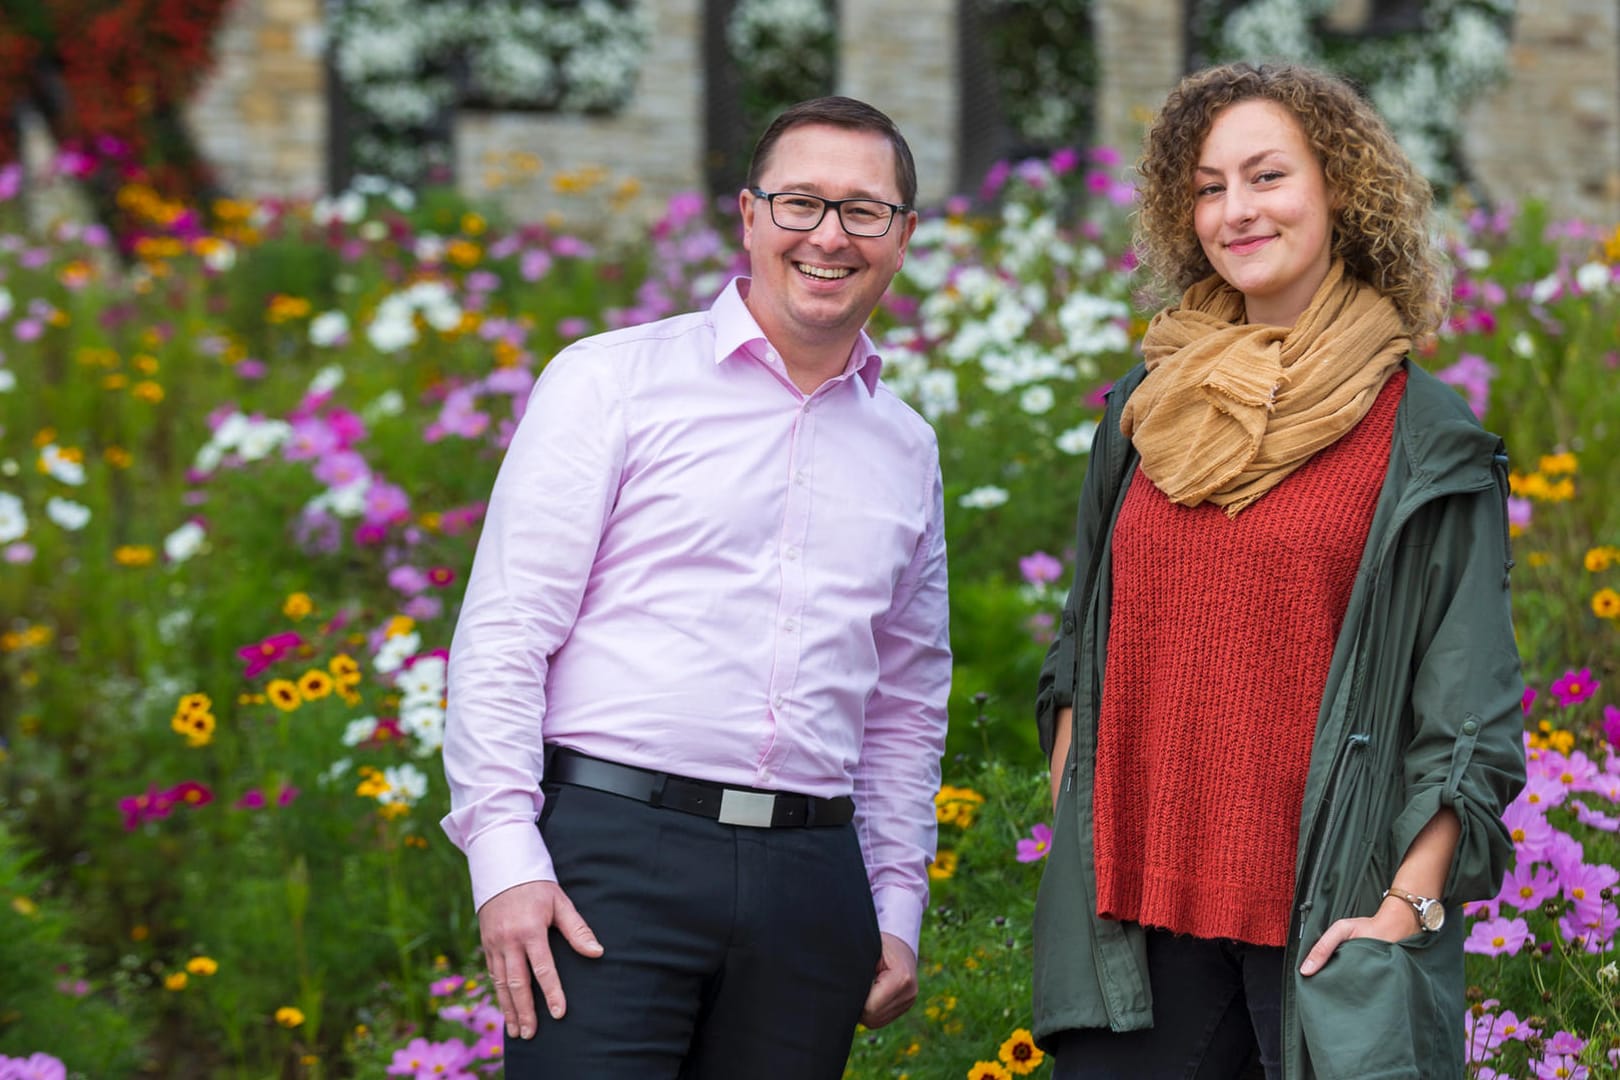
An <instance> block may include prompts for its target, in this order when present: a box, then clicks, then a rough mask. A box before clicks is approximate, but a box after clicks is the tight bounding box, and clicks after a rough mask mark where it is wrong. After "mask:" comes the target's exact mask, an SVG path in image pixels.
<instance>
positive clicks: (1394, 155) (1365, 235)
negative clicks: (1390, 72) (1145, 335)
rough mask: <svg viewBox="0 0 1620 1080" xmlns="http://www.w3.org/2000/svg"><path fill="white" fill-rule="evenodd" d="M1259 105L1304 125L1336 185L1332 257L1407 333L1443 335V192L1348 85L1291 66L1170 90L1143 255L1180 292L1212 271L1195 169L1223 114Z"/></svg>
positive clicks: (1224, 72)
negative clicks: (1387, 306) (1380, 297)
mask: <svg viewBox="0 0 1620 1080" xmlns="http://www.w3.org/2000/svg"><path fill="white" fill-rule="evenodd" d="M1255 98H1261V99H1264V100H1266V101H1273V102H1276V103H1277V104H1279V105H1281V106H1282V107H1283V108H1285V109H1287V110H1288V111H1289V113H1290V114H1292V115H1293V117H1294V119H1295V120H1296V121H1298V123H1299V126H1300V130H1301V131H1303V132H1304V134H1305V139H1306V141H1307V142H1309V143H1310V145H1311V149H1312V150H1313V151H1314V152H1315V154H1316V158H1317V160H1318V161H1319V162H1320V163H1321V165H1322V171H1323V173H1324V175H1325V176H1326V179H1327V189H1328V192H1329V194H1330V196H1332V197H1333V198H1334V199H1335V201H1336V202H1337V204H1338V205H1337V206H1336V207H1335V209H1334V210H1333V254H1334V255H1335V256H1337V257H1339V258H1342V259H1343V260H1344V262H1345V266H1346V268H1347V269H1348V271H1349V272H1350V273H1351V274H1352V275H1354V276H1355V277H1357V278H1359V279H1360V280H1362V281H1364V282H1366V283H1367V284H1369V285H1371V286H1372V287H1373V288H1375V289H1377V290H1378V291H1379V292H1381V293H1383V294H1384V295H1385V296H1387V297H1389V299H1390V300H1392V301H1393V302H1394V304H1395V307H1396V310H1397V311H1399V312H1400V315H1401V319H1402V321H1403V322H1404V323H1405V324H1406V330H1407V333H1408V334H1410V335H1411V336H1412V337H1414V338H1422V337H1424V336H1426V335H1429V334H1432V333H1433V332H1434V331H1436V330H1437V329H1439V327H1440V323H1441V320H1442V319H1444V317H1445V312H1446V306H1447V300H1448V295H1449V283H1448V278H1447V267H1446V262H1445V260H1444V258H1443V256H1442V255H1441V252H1440V251H1439V249H1438V248H1437V247H1436V246H1435V243H1434V241H1433V240H1432V239H1431V237H1430V222H1429V216H1430V210H1431V208H1432V206H1433V202H1434V193H1433V191H1432V189H1431V188H1430V187H1429V182H1428V181H1427V180H1425V179H1424V178H1423V177H1422V176H1421V175H1419V174H1418V172H1417V170H1416V169H1415V168H1414V167H1413V165H1412V162H1411V160H1410V159H1408V158H1407V156H1406V153H1405V152H1404V151H1403V150H1402V149H1401V148H1400V145H1399V144H1398V143H1397V142H1396V141H1395V136H1394V135H1393V134H1392V133H1391V132H1390V130H1389V126H1388V125H1387V124H1385V123H1384V120H1383V118H1382V117H1380V116H1379V115H1378V113H1377V112H1375V111H1374V110H1373V107H1372V106H1371V105H1370V104H1368V103H1367V102H1366V101H1365V100H1363V98H1362V97H1361V95H1360V94H1358V93H1357V92H1356V90H1355V89H1354V88H1353V87H1352V86H1351V85H1350V84H1349V83H1347V82H1345V81H1344V80H1343V79H1341V78H1339V77H1338V76H1335V75H1330V74H1327V73H1326V72H1322V71H1315V70H1312V69H1310V68H1305V67H1300V66H1298V65H1293V64H1260V65H1254V64H1247V63H1239V64H1226V65H1222V66H1220V67H1214V68H1208V69H1206V70H1204V71H1199V72H1195V73H1194V74H1191V75H1188V76H1187V77H1186V78H1184V79H1182V80H1181V83H1180V84H1179V85H1178V86H1177V87H1176V88H1175V89H1174V90H1172V91H1171V92H1170V96H1169V97H1168V98H1167V99H1166V101H1165V104H1164V108H1163V109H1162V110H1160V112H1159V115H1158V116H1157V117H1156V118H1155V119H1154V121H1153V125H1152V127H1150V128H1149V129H1148V133H1147V138H1146V139H1145V140H1144V142H1143V146H1142V157H1141V159H1140V160H1139V161H1138V162H1137V165H1136V169H1137V172H1138V173H1140V174H1141V177H1142V182H1141V190H1140V203H1139V208H1138V212H1137V219H1136V238H1135V240H1136V253H1137V257H1138V258H1139V259H1140V260H1141V261H1142V263H1143V264H1144V265H1146V266H1147V267H1148V269H1149V270H1151V271H1152V272H1153V273H1154V275H1155V276H1157V277H1158V278H1159V280H1160V281H1161V282H1162V283H1163V284H1164V285H1165V286H1167V287H1168V288H1169V289H1171V290H1173V291H1174V295H1179V294H1180V292H1181V291H1182V290H1184V289H1186V288H1187V287H1188V286H1189V285H1192V284H1193V283H1194V282H1196V281H1199V280H1202V279H1203V278H1205V277H1208V276H1209V275H1210V274H1212V273H1214V267H1212V266H1211V265H1210V262H1209V259H1208V257H1207V256H1205V254H1204V250H1203V247H1202V246H1201V245H1200V244H1199V242H1198V236H1197V233H1196V232H1195V231H1194V229H1193V192H1194V184H1193V169H1194V168H1195V167H1196V166H1197V164H1198V155H1199V152H1200V151H1201V150H1202V148H1203V144H1204V138H1205V136H1206V134H1207V133H1208V132H1209V128H1210V124H1211V123H1212V122H1213V121H1214V119H1215V115H1216V114H1217V113H1219V112H1220V111H1221V110H1222V109H1224V108H1226V107H1227V106H1229V105H1233V104H1236V103H1237V102H1240V101H1249V100H1253V99H1255Z"/></svg>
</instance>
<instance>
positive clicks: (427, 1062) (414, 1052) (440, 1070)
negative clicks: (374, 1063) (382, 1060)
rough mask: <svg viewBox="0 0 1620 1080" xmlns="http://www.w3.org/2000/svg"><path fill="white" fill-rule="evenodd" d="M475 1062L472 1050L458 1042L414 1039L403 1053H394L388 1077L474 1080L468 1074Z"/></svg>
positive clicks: (401, 1051)
mask: <svg viewBox="0 0 1620 1080" xmlns="http://www.w3.org/2000/svg"><path fill="white" fill-rule="evenodd" d="M472 1060H473V1051H472V1047H470V1046H468V1045H467V1044H466V1043H464V1042H461V1041H460V1040H458V1039H446V1040H445V1041H444V1042H442V1043H436V1042H429V1041H428V1040H426V1039H420V1038H418V1039H412V1040H411V1041H410V1043H409V1044H407V1045H406V1047H405V1048H404V1049H403V1050H395V1051H394V1061H393V1064H391V1065H389V1066H388V1075H389V1076H408V1077H412V1078H413V1080H472V1074H471V1073H469V1072H467V1070H466V1066H467V1065H469V1064H470V1063H471V1062H472Z"/></svg>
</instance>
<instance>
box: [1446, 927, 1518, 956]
mask: <svg viewBox="0 0 1620 1080" xmlns="http://www.w3.org/2000/svg"><path fill="white" fill-rule="evenodd" d="M1534 940H1535V939H1534V938H1532V937H1531V936H1530V925H1529V924H1528V923H1526V922H1525V921H1524V920H1523V919H1488V920H1486V921H1484V922H1477V923H1475V924H1474V925H1473V927H1472V928H1471V929H1470V930H1469V933H1468V939H1467V940H1466V941H1464V942H1463V951H1464V952H1470V953H1475V954H1477V955H1479V956H1517V955H1518V952H1519V950H1520V949H1522V948H1524V945H1525V942H1527V941H1529V942H1533V941H1534Z"/></svg>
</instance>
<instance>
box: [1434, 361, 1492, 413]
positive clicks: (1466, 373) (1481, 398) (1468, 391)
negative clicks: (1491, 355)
mask: <svg viewBox="0 0 1620 1080" xmlns="http://www.w3.org/2000/svg"><path fill="white" fill-rule="evenodd" d="M1434 374H1435V378H1437V379H1439V380H1440V381H1441V382H1443V383H1447V384H1449V385H1451V386H1455V387H1456V388H1457V389H1458V390H1460V391H1462V395H1463V397H1464V399H1466V400H1467V402H1468V407H1469V408H1470V409H1472V410H1474V415H1475V416H1478V417H1481V418H1483V417H1484V416H1485V407H1486V404H1487V403H1488V402H1489V400H1490V393H1491V380H1492V379H1493V378H1495V377H1496V368H1494V367H1493V366H1491V364H1490V363H1489V362H1487V361H1486V359H1485V358H1484V357H1483V356H1480V355H1478V354H1476V353H1463V354H1462V355H1461V356H1459V357H1458V358H1457V362H1456V363H1454V364H1451V365H1450V366H1448V367H1444V368H1441V369H1440V370H1439V371H1436V372H1435V373H1434Z"/></svg>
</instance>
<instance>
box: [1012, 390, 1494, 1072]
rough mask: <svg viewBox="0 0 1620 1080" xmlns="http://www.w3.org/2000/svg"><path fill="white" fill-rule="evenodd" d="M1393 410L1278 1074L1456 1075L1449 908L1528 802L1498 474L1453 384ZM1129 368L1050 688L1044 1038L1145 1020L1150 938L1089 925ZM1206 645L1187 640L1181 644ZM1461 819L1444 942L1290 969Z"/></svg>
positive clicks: (1322, 766)
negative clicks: (1070, 722)
mask: <svg viewBox="0 0 1620 1080" xmlns="http://www.w3.org/2000/svg"><path fill="white" fill-rule="evenodd" d="M1406 367H1407V370H1408V373H1409V375H1408V380H1407V385H1406V389H1405V392H1404V393H1403V395H1402V398H1401V402H1400V405H1399V408H1398V410H1397V413H1396V419H1395V431H1394V436H1393V440H1392V445H1391V451H1390V459H1389V468H1388V471H1387V473H1386V474H1385V478H1384V485H1383V489H1382V492H1381V494H1380V496H1379V500H1378V503H1377V507H1376V510H1375V512H1374V515H1373V521H1372V527H1371V529H1370V531H1369V533H1368V537H1367V545H1366V549H1365V551H1364V553H1363V556H1362V560H1361V564H1360V568H1359V570H1358V572H1357V576H1356V583H1355V586H1354V590H1353V592H1352V594H1351V597H1350V604H1349V608H1348V610H1347V612H1346V615H1345V619H1344V624H1343V627H1342V629H1341V631H1340V634H1339V639H1338V641H1337V643H1336V645H1335V648H1334V652H1333V660H1332V665H1331V667H1330V669H1329V672H1328V676H1327V683H1326V686H1325V689H1324V692H1323V694H1322V705H1321V710H1320V712H1319V714H1318V717H1317V724H1316V734H1315V739H1314V742H1313V745H1312V747H1311V759H1310V769H1309V772H1308V774H1307V778H1306V784H1305V796H1304V803H1303V807H1302V811H1301V817H1300V825H1299V854H1298V861H1297V863H1296V867H1295V892H1294V906H1293V914H1292V916H1291V919H1290V926H1289V931H1288V940H1287V945H1286V947H1285V951H1284V964H1283V970H1284V972H1285V974H1284V984H1283V991H1282V1001H1283V1046H1282V1058H1283V1075H1284V1076H1285V1077H1286V1078H1287V1080H1316V1078H1320V1080H1350V1078H1354V1080H1420V1078H1421V1080H1430V1078H1446V1080H1450V1078H1454V1077H1460V1076H1462V1075H1463V1026H1462V1023H1463V1013H1464V1009H1465V1002H1464V978H1463V949H1462V945H1463V938H1464V936H1465V927H1464V925H1463V924H1464V922H1465V920H1464V918H1463V916H1462V912H1461V910H1460V905H1461V904H1462V903H1463V902H1465V901H1469V900H1476V899H1484V898H1487V897H1491V896H1494V895H1496V893H1497V891H1498V889H1499V888H1500V886H1501V882H1502V876H1503V874H1504V872H1505V871H1506V869H1507V867H1508V866H1509V864H1510V862H1511V858H1512V853H1513V845H1512V841H1511V839H1510V837H1509V836H1508V833H1507V830H1506V828H1505V827H1504V826H1503V825H1502V822H1501V815H1502V811H1503V810H1504V809H1505V808H1506V807H1507V805H1508V803H1509V802H1511V801H1512V799H1513V798H1514V796H1515V795H1517V794H1518V792H1519V789H1520V788H1522V787H1523V786H1524V780H1525V758H1524V749H1523V742H1522V736H1523V725H1522V720H1521V712H1520V699H1521V696H1522V694H1523V682H1522V679H1521V675H1520V668H1519V655H1518V650H1517V647H1516V646H1515V644H1514V639H1513V627H1512V621H1511V614H1510V611H1509V604H1508V571H1509V569H1510V568H1511V567H1512V565H1513V564H1512V560H1511V557H1510V554H1509V545H1508V531H1507V516H1506V496H1507V458H1506V455H1505V453H1504V452H1503V447H1502V442H1501V440H1500V439H1498V438H1497V437H1496V436H1494V435H1490V434H1489V433H1487V432H1485V431H1484V430H1483V429H1482V428H1481V427H1480V425H1479V423H1478V422H1477V421H1476V420H1475V418H1474V416H1473V414H1472V413H1470V412H1469V411H1468V408H1467V407H1466V405H1465V404H1464V402H1463V401H1462V398H1461V397H1460V396H1459V395H1458V394H1457V393H1456V391H1455V390H1453V389H1451V388H1450V387H1448V386H1446V385H1445V384H1443V383H1441V382H1440V381H1439V380H1437V379H1435V378H1434V377H1433V376H1431V375H1429V374H1428V373H1427V372H1425V371H1423V370H1422V369H1421V368H1418V367H1416V366H1415V365H1412V364H1411V363H1410V362H1408V363H1407V365H1406ZM1143 374H1144V371H1143V369H1142V367H1141V366H1140V365H1138V366H1137V367H1136V368H1133V369H1132V371H1131V372H1130V373H1128V374H1127V375H1126V376H1125V377H1123V378H1122V379H1120V381H1119V382H1118V383H1116V384H1115V387H1114V389H1113V391H1112V392H1111V394H1110V398H1109V403H1108V407H1107V410H1106V413H1105V415H1104V417H1103V419H1102V421H1101V423H1100V425H1099V428H1098V431H1097V435H1096V438H1095V442H1094V445H1093V448H1092V454H1091V462H1090V466H1089V469H1088V472H1087V474H1086V479H1085V482H1084V484H1083V485H1082V488H1081V493H1080V512H1079V529H1078V533H1079V535H1078V541H1077V545H1076V573H1075V580H1074V584H1073V587H1072V589H1071V590H1070V593H1069V599H1068V602H1067V604H1066V605H1065V607H1064V611H1063V617H1062V621H1061V626H1060V630H1059V634H1058V637H1057V639H1056V640H1055V641H1054V642H1053V644H1052V647H1051V650H1050V651H1049V652H1048V654H1047V658H1046V664H1045V666H1044V668H1043V670H1042V672H1041V678H1040V684H1039V696H1038V699H1037V705H1036V714H1037V723H1038V724H1039V727H1040V734H1041V744H1042V747H1043V749H1045V750H1046V751H1047V753H1048V754H1050V752H1051V748H1052V744H1053V725H1054V722H1055V717H1056V715H1057V712H1058V711H1059V710H1060V709H1063V708H1073V710H1074V727H1073V730H1072V738H1071V742H1070V750H1069V756H1068V760H1067V762H1066V763H1064V765H1063V766H1062V768H1063V775H1062V779H1061V787H1060V790H1059V801H1058V806H1057V812H1056V817H1055V821H1054V827H1053V837H1052V848H1051V853H1050V854H1049V855H1048V857H1047V862H1046V867H1045V873H1044V875H1043V878H1042V881H1041V886H1040V893H1039V896H1038V899H1037V902H1036V909H1035V980H1034V1007H1035V1020H1034V1025H1035V1026H1034V1033H1035V1037H1036V1039H1037V1040H1038V1041H1042V1042H1045V1043H1047V1044H1048V1045H1050V1036H1052V1035H1053V1034H1055V1033H1057V1032H1060V1031H1064V1030H1068V1029H1073V1028H1111V1029H1113V1030H1116V1031H1131V1030H1138V1029H1143V1028H1149V1027H1151V1026H1152V1020H1153V1011H1152V998H1151V992H1150V989H1149V986H1148V982H1147V965H1146V954H1145V948H1144V943H1143V936H1142V931H1141V929H1140V927H1138V926H1136V925H1135V924H1131V923H1121V922H1117V921H1114V920H1110V919H1103V918H1099V917H1098V916H1097V908H1096V877H1095V866H1094V863H1093V858H1092V821H1091V809H1092V784H1093V768H1094V764H1095V752H1096V716H1097V705H1098V702H1099V701H1100V700H1101V693H1102V677H1103V671H1104V669H1105V659H1106V650H1107V645H1108V620H1109V612H1110V597H1111V595H1112V593H1111V582H1110V566H1111V559H1110V548H1109V541H1110V537H1111V535H1112V531H1113V522H1114V519H1115V517H1116V515H1117V514H1118V510H1119V506H1120V504H1121V502H1122V501H1123V498H1124V494H1125V490H1126V488H1127V486H1128V484H1129V482H1130V477H1131V476H1132V475H1133V474H1134V472H1135V469H1136V464H1137V455H1136V453H1135V451H1134V449H1133V448H1132V447H1131V445H1130V443H1129V441H1128V440H1126V439H1125V438H1124V437H1123V436H1122V435H1121V434H1120V432H1119V414H1120V410H1121V408H1122V407H1123V404H1124V401H1125V399H1126V398H1127V397H1128V396H1129V394H1130V392H1131V391H1132V390H1134V389H1135V387H1136V385H1137V384H1138V383H1139V382H1140V381H1141V379H1142V376H1143ZM1187 647H1188V648H1189V649H1195V650H1196V649H1197V648H1198V647H1199V646H1198V643H1197V642H1188V643H1187ZM1442 807H1451V808H1452V809H1453V810H1455V811H1456V813H1457V816H1458V818H1459V819H1460V820H1461V822H1462V835H1461V839H1460V840H1459V842H1458V844H1457V851H1456V856H1455V857H1454V859H1453V860H1452V864H1451V868H1450V871H1449V873H1448V875H1447V879H1446V885H1445V889H1444V892H1443V895H1442V899H1443V900H1444V902H1445V904H1446V907H1447V910H1448V913H1449V916H1450V917H1449V918H1448V919H1447V920H1446V924H1445V927H1444V929H1442V930H1441V931H1440V932H1439V933H1437V934H1417V935H1414V936H1412V937H1409V938H1407V939H1405V940H1403V941H1400V942H1396V943H1394V944H1390V943H1386V942H1382V941H1378V940H1376V939H1369V938H1357V939H1352V940H1350V941H1347V942H1345V943H1344V944H1342V945H1341V946H1339V948H1338V950H1337V951H1336V952H1335V954H1334V956H1333V958H1332V959H1331V960H1330V961H1329V962H1328V963H1327V965H1326V966H1325V967H1324V968H1323V969H1322V970H1321V971H1319V972H1318V973H1317V974H1315V975H1313V976H1311V977H1309V978H1306V977H1304V976H1302V975H1300V974H1299V973H1298V969H1299V964H1300V962H1301V960H1302V959H1303V958H1304V954H1305V952H1306V951H1308V950H1309V947H1310V946H1311V945H1312V944H1313V943H1314V942H1315V941H1316V940H1317V939H1318V938H1319V937H1320V936H1321V935H1322V933H1323V931H1324V930H1326V929H1327V927H1328V926H1329V925H1330V924H1332V923H1333V922H1334V921H1335V920H1337V919H1340V918H1345V917H1352V916H1365V915H1371V914H1372V913H1373V912H1374V911H1375V910H1376V909H1377V907H1378V905H1379V902H1380V900H1381V897H1382V894H1383V891H1384V889H1386V888H1388V886H1389V885H1390V884H1391V882H1392V880H1393V877H1394V872H1395V868H1396V867H1397V866H1398V865H1399V864H1400V862H1401V859H1402V858H1403V856H1404V854H1405V852H1406V850H1407V848H1408V847H1409V846H1410V844H1411V843H1412V840H1413V839H1414V838H1415V837H1416V836H1417V834H1418V831H1419V830H1420V829H1422V828H1423V826H1424V825H1425V824H1426V823H1427V822H1428V821H1429V819H1431V818H1432V817H1433V816H1434V815H1435V813H1436V812H1438V811H1439V810H1440V809H1441V808H1442Z"/></svg>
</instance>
